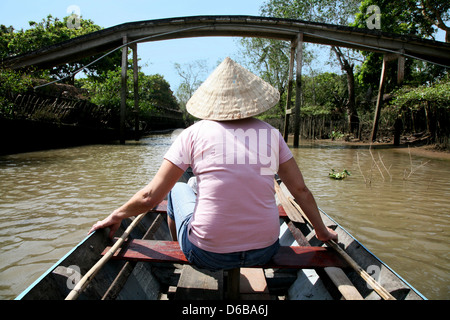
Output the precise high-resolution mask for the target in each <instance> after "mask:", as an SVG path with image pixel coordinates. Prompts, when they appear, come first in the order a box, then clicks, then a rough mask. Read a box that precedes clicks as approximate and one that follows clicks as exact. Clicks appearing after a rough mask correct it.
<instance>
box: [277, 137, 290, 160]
mask: <svg viewBox="0 0 450 320" xmlns="http://www.w3.org/2000/svg"><path fill="white" fill-rule="evenodd" d="M278 139H279V140H278V141H279V144H280V154H279V159H280V160H279V164H282V163H284V162H286V161H288V160H289V159H291V158H292V157H293V155H292V152H291V149H289V147H288V145H287V144H286V141H284V139H283V136H282V135H281V133H280V132H279V136H278Z"/></svg>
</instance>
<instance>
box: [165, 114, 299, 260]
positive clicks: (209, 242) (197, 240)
mask: <svg viewBox="0 0 450 320" xmlns="http://www.w3.org/2000/svg"><path fill="white" fill-rule="evenodd" d="M164 158H165V159H167V160H168V161H170V162H172V163H173V164H175V165H176V166H178V167H180V168H181V169H183V170H186V169H187V168H188V167H189V166H190V167H191V168H192V171H193V173H194V174H195V175H196V176H197V184H198V193H197V196H198V199H197V205H196V208H195V211H194V215H193V219H192V220H191V223H190V226H189V228H190V232H189V240H190V241H191V242H192V243H193V244H194V245H196V246H197V247H199V248H201V249H204V250H207V251H211V252H216V253H227V252H237V251H245V250H252V249H261V248H264V247H267V246H270V245H271V244H273V243H274V242H275V241H276V240H277V238H278V236H279V229H280V227H279V219H278V209H277V206H276V201H275V195H274V194H275V191H274V180H273V178H274V174H275V173H276V172H277V171H278V165H279V164H281V163H283V162H286V161H287V160H289V159H290V158H292V153H291V151H290V150H289V147H288V146H287V145H286V143H285V141H284V140H283V138H282V136H281V134H280V132H279V131H278V130H277V129H275V128H273V127H272V126H270V125H269V124H267V123H265V122H263V121H260V120H257V119H255V118H248V119H242V120H234V121H221V122H219V121H210V120H202V121H199V122H197V123H195V124H194V125H192V126H190V127H189V128H187V129H185V130H183V131H182V132H181V133H180V135H179V136H178V137H177V138H176V140H175V141H174V143H173V144H172V146H171V147H170V149H169V150H168V152H167V153H166V154H165V156H164Z"/></svg>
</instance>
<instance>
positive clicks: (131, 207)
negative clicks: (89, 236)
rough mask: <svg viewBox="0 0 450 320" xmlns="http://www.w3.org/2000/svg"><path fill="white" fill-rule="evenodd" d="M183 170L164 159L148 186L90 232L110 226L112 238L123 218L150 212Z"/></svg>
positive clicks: (95, 225) (162, 198)
mask: <svg viewBox="0 0 450 320" xmlns="http://www.w3.org/2000/svg"><path fill="white" fill-rule="evenodd" d="M183 172H184V171H183V170H182V169H180V168H179V167H177V166H176V165H174V164H173V163H171V162H170V161H167V160H165V159H164V161H163V163H162V164H161V167H160V168H159V170H158V172H157V173H156V175H155V177H154V178H153V179H152V181H151V182H150V183H149V184H148V185H147V186H145V187H144V188H143V189H142V190H139V191H138V192H137V193H136V194H135V195H134V196H133V197H131V199H130V200H128V201H127V202H126V203H125V204H124V205H122V206H121V207H120V208H118V209H116V210H114V211H113V212H112V213H111V214H110V215H109V216H108V217H106V218H105V219H103V220H102V221H99V222H97V223H96V224H94V225H93V226H92V228H91V229H90V230H89V233H91V232H93V231H95V230H97V229H102V228H106V227H110V229H111V231H110V234H109V236H110V237H111V238H112V236H113V235H114V233H115V232H116V231H117V229H118V228H119V227H120V223H121V221H122V220H123V219H125V218H128V217H132V216H137V215H139V214H141V213H144V212H148V211H150V210H151V209H153V208H154V207H155V206H156V205H158V204H159V203H160V202H161V201H162V200H164V197H165V196H166V195H167V194H168V193H169V191H170V190H171V189H172V187H173V186H174V185H175V183H176V182H177V181H178V179H180V177H181V176H182V175H183Z"/></svg>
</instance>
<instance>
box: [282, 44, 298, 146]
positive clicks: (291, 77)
mask: <svg viewBox="0 0 450 320" xmlns="http://www.w3.org/2000/svg"><path fill="white" fill-rule="evenodd" d="M296 47H297V45H296V43H295V41H291V56H290V60H289V82H288V90H287V95H286V111H285V112H286V113H285V116H284V132H283V136H284V141H286V142H287V141H288V137H289V117H290V115H291V113H292V110H291V107H292V102H291V99H292V84H293V82H294V61H295V48H296Z"/></svg>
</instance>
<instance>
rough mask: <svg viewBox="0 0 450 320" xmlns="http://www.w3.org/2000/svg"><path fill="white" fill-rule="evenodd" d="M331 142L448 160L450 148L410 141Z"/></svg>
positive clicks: (449, 159) (449, 158)
mask: <svg viewBox="0 0 450 320" xmlns="http://www.w3.org/2000/svg"><path fill="white" fill-rule="evenodd" d="M329 141H330V142H331V143H336V144H340V145H344V146H348V147H360V148H367V149H369V148H372V149H392V150H395V151H397V152H404V153H411V154H412V155H415V156H420V157H426V158H433V159H441V160H448V161H450V150H443V149H441V148H440V147H439V146H438V145H436V144H423V143H420V142H419V143H411V144H401V145H399V146H394V145H393V144H392V143H382V142H375V143H368V142H360V141H344V140H339V141H331V139H330V140H329Z"/></svg>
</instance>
